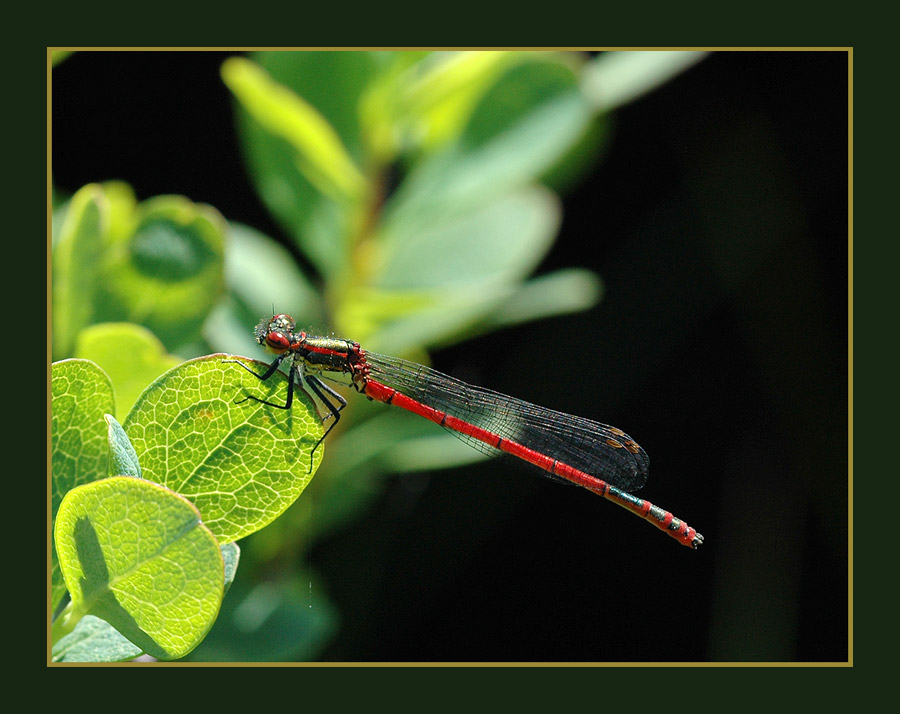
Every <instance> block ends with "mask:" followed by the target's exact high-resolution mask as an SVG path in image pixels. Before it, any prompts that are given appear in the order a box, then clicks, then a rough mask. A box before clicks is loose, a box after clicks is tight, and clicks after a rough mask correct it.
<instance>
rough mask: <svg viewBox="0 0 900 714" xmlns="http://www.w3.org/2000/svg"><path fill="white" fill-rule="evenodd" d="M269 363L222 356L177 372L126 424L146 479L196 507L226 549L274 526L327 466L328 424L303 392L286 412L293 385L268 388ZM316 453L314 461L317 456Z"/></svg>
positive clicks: (148, 394)
mask: <svg viewBox="0 0 900 714" xmlns="http://www.w3.org/2000/svg"><path fill="white" fill-rule="evenodd" d="M228 360H240V361H242V362H243V363H244V364H247V365H248V366H250V367H252V368H253V369H254V370H255V371H256V372H257V373H261V372H262V371H263V370H264V369H265V365H264V364H262V363H259V362H254V361H252V360H248V359H246V358H239V357H232V356H230V355H222V354H215V355H209V356H206V357H200V358H197V359H193V360H189V361H188V362H184V363H182V364H180V365H178V366H177V367H175V368H174V369H172V370H169V371H168V372H166V373H165V374H164V375H162V376H161V377H160V378H159V379H158V380H156V381H155V382H154V383H153V384H151V385H150V387H148V388H147V390H146V391H145V392H144V393H143V394H142V395H141V397H140V398H139V399H138V401H137V402H136V403H135V405H134V408H133V409H132V410H131V412H130V413H129V414H128V417H127V418H126V420H125V422H124V427H125V431H126V432H127V433H128V437H129V439H130V440H131V443H132V444H133V446H134V448H135V451H136V452H137V454H138V457H139V458H140V462H141V472H142V474H143V476H144V478H146V479H149V480H151V481H155V482H157V483H161V484H163V485H165V486H167V487H168V488H171V489H172V490H173V491H175V492H176V493H179V494H181V495H183V496H185V497H187V498H189V499H190V500H191V502H192V503H193V504H194V505H195V506H197V508H198V509H199V510H200V513H202V514H203V522H204V523H205V524H206V525H207V526H208V527H209V528H210V530H212V532H213V533H214V534H215V536H216V538H217V539H218V540H219V541H220V542H223V543H226V542H229V541H233V540H237V539H239V538H243V537H244V536H246V535H249V534H250V533H253V532H254V531H257V530H259V529H260V528H262V527H263V526H265V525H267V524H269V523H271V522H272V521H273V520H274V519H275V518H277V517H278V516H279V515H280V514H281V513H282V512H283V511H284V510H285V509H286V508H287V507H288V506H290V505H291V503H293V502H294V501H295V500H296V499H297V497H298V496H299V495H300V494H301V493H302V491H303V489H304V488H305V487H306V484H307V483H309V481H310V479H311V478H312V475H313V474H314V473H315V471H316V468H318V465H319V463H320V462H321V460H322V454H323V451H324V444H320V445H319V446H318V448H317V449H316V450H315V453H314V454H312V451H313V447H314V446H315V445H316V443H317V442H318V441H319V440H320V439H321V437H322V433H323V430H322V422H321V420H320V419H319V416H318V413H317V412H316V408H315V405H314V404H313V403H312V401H311V400H310V398H309V397H308V396H307V395H306V394H305V393H304V392H303V390H301V389H300V388H297V389H295V396H294V404H293V407H292V409H290V410H282V409H278V408H276V407H273V406H267V405H264V404H260V403H258V402H255V401H249V400H248V401H244V402H242V403H238V401H239V400H241V399H244V398H245V397H247V396H248V395H254V396H256V397H259V398H260V399H265V400H267V401H270V402H273V403H282V404H283V403H284V400H285V396H286V393H287V378H286V377H285V376H284V375H283V374H282V373H281V372H276V374H275V375H274V376H273V377H272V378H271V379H269V380H268V381H266V382H261V381H260V380H258V379H257V378H256V377H254V376H253V375H252V374H249V373H248V372H247V370H245V369H242V368H241V366H240V365H238V364H234V363H231V362H229V361H228ZM310 454H312V458H311V457H310Z"/></svg>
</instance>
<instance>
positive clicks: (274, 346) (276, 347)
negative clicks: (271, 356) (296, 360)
mask: <svg viewBox="0 0 900 714" xmlns="http://www.w3.org/2000/svg"><path fill="white" fill-rule="evenodd" d="M266 347H268V348H269V349H270V350H272V352H279V353H280V352H286V351H287V350H289V349H290V348H291V341H290V340H289V339H288V337H287V336H286V335H285V334H284V333H282V332H274V331H272V332H269V334H267V335H266Z"/></svg>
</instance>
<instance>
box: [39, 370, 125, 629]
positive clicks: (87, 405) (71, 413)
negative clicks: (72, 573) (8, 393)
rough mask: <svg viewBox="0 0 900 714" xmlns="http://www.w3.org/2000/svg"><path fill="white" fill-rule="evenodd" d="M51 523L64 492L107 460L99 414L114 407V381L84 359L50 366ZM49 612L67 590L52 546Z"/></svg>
mask: <svg viewBox="0 0 900 714" xmlns="http://www.w3.org/2000/svg"><path fill="white" fill-rule="evenodd" d="M50 393H51V402H50V414H51V420H50V463H51V489H50V502H51V505H50V508H51V511H50V513H51V521H55V519H56V512H57V510H58V509H59V504H60V502H61V501H62V499H63V496H65V494H66V493H67V492H68V491H70V490H71V489H73V488H75V487H76V486H78V485H80V484H84V483H89V482H91V481H94V480H96V479H99V478H103V477H104V476H105V475H106V470H107V463H108V459H109V447H108V446H107V430H106V425H105V424H104V422H103V415H104V414H107V413H109V412H111V411H113V409H114V406H115V401H114V397H113V388H112V383H111V382H110V381H109V377H107V376H106V374H104V373H103V370H101V369H100V368H99V367H98V366H97V365H95V364H94V363H93V362H88V361H87V360H75V359H70V360H64V361H62V362H55V363H54V364H53V365H51V378H50ZM51 571H52V572H51V606H50V609H51V611H55V610H56V607H57V605H59V603H60V602H61V601H62V597H63V595H64V594H65V592H66V588H65V584H64V583H63V580H62V576H61V573H60V572H59V564H58V562H57V559H56V548H55V547H54V548H51Z"/></svg>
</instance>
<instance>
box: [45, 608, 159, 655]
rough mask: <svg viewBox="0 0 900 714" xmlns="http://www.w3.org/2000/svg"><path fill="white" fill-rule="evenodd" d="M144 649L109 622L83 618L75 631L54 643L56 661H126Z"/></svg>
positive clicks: (52, 653) (53, 653)
mask: <svg viewBox="0 0 900 714" xmlns="http://www.w3.org/2000/svg"><path fill="white" fill-rule="evenodd" d="M142 653H143V650H141V648H140V647H138V646H137V645H136V644H134V643H133V642H131V641H130V640H129V639H128V638H127V637H125V636H124V635H122V634H121V633H120V632H119V631H118V630H117V629H116V628H115V627H113V626H112V625H110V624H109V623H108V622H107V621H106V620H101V619H100V618H99V617H94V616H93V615H85V616H84V617H82V618H81V619H80V620H79V621H78V624H77V625H75V629H74V630H72V631H71V632H70V633H69V634H67V635H66V636H64V637H62V638H61V639H60V640H59V641H58V642H55V643H54V644H53V650H52V652H51V657H52V660H53V661H54V662H124V661H126V660H130V659H134V658H135V657H137V656H139V655H141V654H142Z"/></svg>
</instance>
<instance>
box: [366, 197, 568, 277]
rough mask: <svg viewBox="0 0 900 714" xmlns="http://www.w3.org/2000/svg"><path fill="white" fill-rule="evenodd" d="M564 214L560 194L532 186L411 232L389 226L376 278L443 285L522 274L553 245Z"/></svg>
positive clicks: (376, 261) (377, 259)
mask: <svg viewBox="0 0 900 714" xmlns="http://www.w3.org/2000/svg"><path fill="white" fill-rule="evenodd" d="M560 216H561V211H560V207H559V202H558V201H557V199H556V197H555V196H554V195H553V194H551V193H550V192H549V191H546V190H544V189H541V188H539V187H537V186H531V187H524V188H522V189H519V190H517V191H514V192H511V193H507V194H504V195H501V196H499V197H497V198H496V199H494V200H493V201H491V202H489V203H484V204H479V205H477V206H475V207H474V210H471V211H468V212H465V213H458V214H454V215H453V216H450V217H447V218H446V219H445V220H441V217H436V220H435V221H433V222H432V223H431V224H430V225H429V226H427V227H425V228H424V229H423V230H421V231H417V232H416V233H413V234H406V233H403V234H400V235H397V234H395V233H390V232H388V231H385V233H384V234H383V235H382V236H381V240H380V241H379V247H380V248H381V251H380V252H379V254H378V255H377V256H376V257H374V259H373V260H372V269H373V272H374V273H375V275H376V277H374V278H373V281H372V282H373V283H374V285H375V286H376V287H377V288H379V289H382V290H422V289H426V288H429V289H433V290H442V289H445V288H467V289H476V288H478V287H479V286H481V285H483V284H484V283H486V282H489V283H498V282H499V283H502V282H510V281H515V280H520V279H522V278H524V277H525V276H527V275H529V274H530V273H531V272H532V271H533V270H534V269H535V267H537V265H538V264H539V263H540V261H541V260H542V259H543V257H544V256H545V255H546V253H547V251H548V250H549V249H550V247H551V246H552V244H553V239H554V237H555V236H556V232H557V230H558V228H559V223H560Z"/></svg>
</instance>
